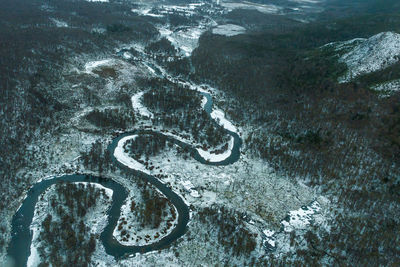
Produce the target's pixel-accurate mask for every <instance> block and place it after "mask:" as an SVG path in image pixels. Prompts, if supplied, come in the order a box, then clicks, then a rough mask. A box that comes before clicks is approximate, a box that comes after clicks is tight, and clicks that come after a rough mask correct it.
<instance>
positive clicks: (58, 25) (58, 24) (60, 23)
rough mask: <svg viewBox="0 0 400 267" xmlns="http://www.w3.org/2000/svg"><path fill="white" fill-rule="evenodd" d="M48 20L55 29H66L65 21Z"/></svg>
mask: <svg viewBox="0 0 400 267" xmlns="http://www.w3.org/2000/svg"><path fill="white" fill-rule="evenodd" d="M50 20H51V21H52V22H53V23H54V24H55V25H56V27H57V28H66V27H68V23H66V22H65V21H62V20H59V19H55V18H50Z"/></svg>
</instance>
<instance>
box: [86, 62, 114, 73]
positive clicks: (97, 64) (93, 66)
mask: <svg viewBox="0 0 400 267" xmlns="http://www.w3.org/2000/svg"><path fill="white" fill-rule="evenodd" d="M112 62H113V60H112V59H103V60H97V61H91V62H88V63H86V64H85V72H86V73H89V74H91V73H93V70H94V69H96V68H98V67H100V66H106V65H111V64H112Z"/></svg>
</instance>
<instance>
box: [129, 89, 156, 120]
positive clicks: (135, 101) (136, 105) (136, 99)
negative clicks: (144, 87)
mask: <svg viewBox="0 0 400 267" xmlns="http://www.w3.org/2000/svg"><path fill="white" fill-rule="evenodd" d="M143 94H144V92H143V91H142V92H139V93H136V94H134V95H133V96H132V97H131V101H132V107H133V109H134V110H136V111H138V112H139V114H140V115H142V116H144V117H149V118H151V119H152V118H153V117H154V115H153V113H151V112H150V111H149V110H148V109H147V108H146V107H145V106H143V104H142V102H141V100H140V99H141V98H142V96H143Z"/></svg>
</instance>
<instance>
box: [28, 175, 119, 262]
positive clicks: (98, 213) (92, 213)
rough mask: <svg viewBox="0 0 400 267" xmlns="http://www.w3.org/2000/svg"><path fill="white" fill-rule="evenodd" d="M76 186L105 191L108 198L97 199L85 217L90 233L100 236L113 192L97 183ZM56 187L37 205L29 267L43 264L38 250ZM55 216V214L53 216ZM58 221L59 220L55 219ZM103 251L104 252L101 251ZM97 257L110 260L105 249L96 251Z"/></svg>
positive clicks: (100, 259) (106, 218)
mask: <svg viewBox="0 0 400 267" xmlns="http://www.w3.org/2000/svg"><path fill="white" fill-rule="evenodd" d="M75 184H83V185H84V186H85V187H86V186H87V185H88V184H91V185H92V186H94V187H95V188H96V189H98V190H104V191H105V195H106V196H107V197H108V198H105V197H103V195H100V197H99V198H98V199H97V204H96V206H95V207H93V208H92V209H90V210H88V213H87V214H86V215H85V220H84V221H85V225H86V226H87V227H89V228H90V232H91V233H93V234H100V233H101V231H102V230H103V228H104V227H105V226H106V225H107V221H108V217H107V209H108V208H109V207H110V206H111V201H112V195H113V191H112V190H111V189H109V188H106V187H103V186H102V185H100V184H96V183H84V182H81V183H75ZM55 186H56V185H52V186H50V187H49V188H48V189H46V191H45V192H44V193H43V194H42V195H41V196H42V197H43V199H41V198H39V200H38V202H37V203H36V205H35V211H34V216H33V219H32V223H31V226H30V229H31V231H32V242H31V254H30V256H29V258H28V262H27V266H28V267H36V266H38V265H39V264H40V263H41V259H40V256H39V254H38V251H37V248H38V247H39V245H40V240H39V239H38V238H39V234H40V230H41V225H42V222H43V221H44V219H45V218H46V216H47V215H48V214H52V213H51V208H50V207H49V203H50V199H51V197H52V196H54V194H55ZM52 215H54V214H52ZM53 219H57V218H53ZM96 247H97V248H99V247H102V245H101V244H100V243H98V244H97V246H96ZM101 250H102V251H101ZM93 256H95V257H94V258H93V261H94V262H96V261H98V262H103V261H104V259H105V258H110V259H109V260H112V259H111V258H112V257H110V256H109V255H107V254H106V253H105V251H104V248H102V249H100V251H96V252H95V253H94V255H93Z"/></svg>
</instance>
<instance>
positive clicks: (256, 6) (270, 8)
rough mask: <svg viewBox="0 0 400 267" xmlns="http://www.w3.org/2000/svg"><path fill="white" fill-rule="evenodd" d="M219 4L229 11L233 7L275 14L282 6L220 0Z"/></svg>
mask: <svg viewBox="0 0 400 267" xmlns="http://www.w3.org/2000/svg"><path fill="white" fill-rule="evenodd" d="M221 6H223V7H225V8H227V9H228V10H229V11H232V10H234V9H250V10H257V11H259V12H261V13H264V14H277V13H279V12H280V11H281V10H282V7H280V6H276V5H261V4H256V3H251V2H242V3H233V2H222V3H221Z"/></svg>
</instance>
